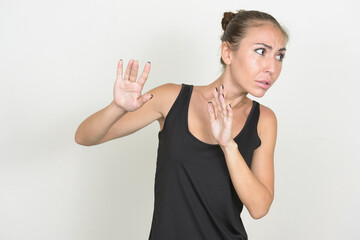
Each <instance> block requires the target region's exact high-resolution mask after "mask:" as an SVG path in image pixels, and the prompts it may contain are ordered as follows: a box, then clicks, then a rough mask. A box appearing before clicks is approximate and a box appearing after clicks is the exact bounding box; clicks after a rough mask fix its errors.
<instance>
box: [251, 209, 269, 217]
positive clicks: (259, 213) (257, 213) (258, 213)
mask: <svg viewBox="0 0 360 240" xmlns="http://www.w3.org/2000/svg"><path fill="white" fill-rule="evenodd" d="M268 212H269V209H267V210H263V211H252V212H249V213H250V216H251V217H252V218H253V219H260V218H262V217H264V216H265V215H266V214H267V213H268Z"/></svg>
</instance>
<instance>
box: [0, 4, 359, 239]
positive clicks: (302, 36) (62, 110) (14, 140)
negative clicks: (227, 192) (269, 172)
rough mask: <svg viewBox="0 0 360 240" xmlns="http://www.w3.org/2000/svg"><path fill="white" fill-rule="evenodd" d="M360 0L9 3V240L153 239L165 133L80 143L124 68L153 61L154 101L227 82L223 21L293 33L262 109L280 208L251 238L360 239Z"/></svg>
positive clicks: (5, 112)
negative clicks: (179, 89) (268, 112)
mask: <svg viewBox="0 0 360 240" xmlns="http://www.w3.org/2000/svg"><path fill="white" fill-rule="evenodd" d="M359 7H360V6H359V3H358V2H356V1H355V0H354V1H351V0H347V1H325V0H322V1H314V0H313V1H296V2H290V1H285V0H283V1H268V0H258V1H253V0H251V1H250V0H246V1H245V0H244V1H238V0H237V1H216V2H215V1H213V2H210V1H205V0H203V1H194V0H182V1H166V0H151V1H149V0H148V1H145V0H143V1H138V0H134V1H119V0H117V1H115V0H106V1H94V0H87V1H85V0H77V1H74V0H71V1H70V0H62V1H45V0H33V1H25V0H0V81H1V88H0V91H1V94H0V114H1V124H0V132H1V135H0V239H4V240H10V239H13V240H20V239H21V240H22V239H26V240H35V239H36V240H48V239H52V240H64V239H71V240H99V239H101V240H113V239H135V240H137V239H147V238H148V234H149V230H150V224H151V220H152V211H153V201H154V199H153V197H154V196H153V194H154V191H153V187H154V186H153V185H154V174H155V164H156V151H157V133H158V131H159V126H158V124H157V123H153V124H151V125H150V126H148V127H146V128H144V129H142V130H141V131H139V132H137V133H135V134H133V135H131V136H128V137H126V138H122V139H116V140H113V141H110V142H107V143H104V144H101V145H97V146H92V147H84V146H80V145H77V144H76V143H75V141H74V134H75V131H76V129H77V127H78V125H79V124H80V123H81V121H83V120H84V119H85V118H86V117H88V116H89V115H91V114H92V113H94V112H96V111H98V110H100V109H102V108H104V107H105V106H107V105H108V104H109V103H110V102H111V100H112V88H113V84H114V80H115V73H116V65H117V61H118V60H119V59H120V58H122V59H124V60H125V62H127V61H128V60H129V59H130V58H135V59H138V60H139V61H140V68H141V69H142V68H143V66H144V64H145V63H146V61H151V62H152V70H151V74H150V77H149V79H148V82H147V83H146V87H145V91H147V90H149V89H151V88H153V87H156V86H158V85H161V84H164V83H167V82H172V83H178V84H180V83H188V84H194V85H203V84H208V83H210V82H212V81H213V80H215V79H216V78H217V77H218V76H219V75H220V73H221V65H220V62H219V58H220V51H219V49H220V35H221V34H222V29H221V24H220V23H221V19H222V14H223V12H224V11H229V10H230V11H235V10H238V9H246V10H251V9H256V10H261V11H265V12H268V13H270V14H272V15H273V16H274V17H275V18H277V20H278V21H279V22H280V23H281V24H282V25H284V26H285V27H287V29H288V30H289V32H290V42H289V44H288V46H287V48H288V52H287V56H286V59H285V60H284V63H283V71H282V73H281V75H280V77H279V79H278V81H277V82H276V84H275V85H274V86H273V87H272V88H271V89H270V90H269V91H268V93H267V94H266V96H265V97H263V98H261V99H257V101H259V102H260V103H262V104H264V105H266V106H268V107H270V108H271V109H273V111H274V112H275V113H276V115H277V118H278V125H279V126H278V141H277V145H276V152H275V174H276V177H275V199H274V202H273V205H272V207H271V209H270V212H269V213H268V214H267V215H266V216H265V217H263V218H261V219H259V220H254V219H252V218H251V217H250V216H249V214H248V212H247V210H246V209H245V208H244V211H243V213H242V218H243V221H244V224H245V227H246V229H247V232H248V235H249V239H251V240H262V239H273V240H278V239H281V240H303V239H311V240H313V239H314V240H315V239H316V240H317V239H327V240H332V239H334V240H335V239H360V232H359V227H360V224H359V214H360V207H359V202H360V192H359V184H358V183H359V182H360V177H359V167H360V164H359V160H360V155H359V152H358V151H359V149H360V144H359V137H358V134H359V133H360V131H359V130H360V129H359V122H360V117H359V107H358V102H359V97H358V93H359V87H360V84H359V81H360V79H359V69H360V68H359V56H360V51H359V38H360V35H359V26H358V23H359V22H360V21H359V20H360V19H359V17H358V16H359V15H358V9H359Z"/></svg>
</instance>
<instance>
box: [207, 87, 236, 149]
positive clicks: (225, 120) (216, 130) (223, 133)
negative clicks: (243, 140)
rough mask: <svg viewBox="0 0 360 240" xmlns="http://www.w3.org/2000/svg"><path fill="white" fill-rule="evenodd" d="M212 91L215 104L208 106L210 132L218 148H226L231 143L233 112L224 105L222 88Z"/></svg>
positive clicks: (210, 103) (228, 106)
mask: <svg viewBox="0 0 360 240" xmlns="http://www.w3.org/2000/svg"><path fill="white" fill-rule="evenodd" d="M213 91H214V92H213V94H214V98H215V104H214V103H212V102H209V104H208V113H209V116H210V125H211V132H212V135H213V137H214V138H215V140H216V141H217V142H218V143H219V145H220V146H226V145H227V144H228V143H230V142H231V141H232V120H233V112H232V109H231V107H230V105H226V103H225V98H224V95H223V89H222V87H220V88H219V90H215V89H214V90H213ZM214 105H215V106H214Z"/></svg>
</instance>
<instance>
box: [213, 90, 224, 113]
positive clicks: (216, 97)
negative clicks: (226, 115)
mask: <svg viewBox="0 0 360 240" xmlns="http://www.w3.org/2000/svg"><path fill="white" fill-rule="evenodd" d="M213 95H214V98H215V102H216V107H217V110H218V112H222V110H221V103H220V100H219V89H218V88H216V87H215V89H214V90H213Z"/></svg>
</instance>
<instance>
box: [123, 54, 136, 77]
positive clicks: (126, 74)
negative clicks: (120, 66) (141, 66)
mask: <svg viewBox="0 0 360 240" xmlns="http://www.w3.org/2000/svg"><path fill="white" fill-rule="evenodd" d="M133 63H134V60H133V59H131V60H130V61H129V63H128V65H127V67H126V71H125V76H124V80H129V76H130V72H131V68H132V65H133Z"/></svg>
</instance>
